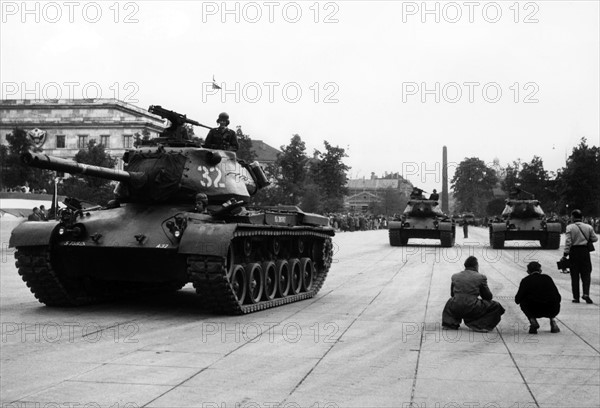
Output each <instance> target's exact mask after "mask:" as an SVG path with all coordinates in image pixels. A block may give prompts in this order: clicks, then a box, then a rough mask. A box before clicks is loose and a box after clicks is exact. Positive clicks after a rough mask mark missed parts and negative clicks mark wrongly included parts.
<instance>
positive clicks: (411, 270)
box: [0, 220, 600, 408]
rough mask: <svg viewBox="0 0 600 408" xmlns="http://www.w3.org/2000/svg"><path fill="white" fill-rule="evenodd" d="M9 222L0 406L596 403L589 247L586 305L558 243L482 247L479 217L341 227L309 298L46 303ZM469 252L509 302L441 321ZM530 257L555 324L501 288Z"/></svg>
mask: <svg viewBox="0 0 600 408" xmlns="http://www.w3.org/2000/svg"><path fill="white" fill-rule="evenodd" d="M14 225H15V222H14V221H7V220H3V221H2V223H1V227H2V231H1V232H2V234H1V239H2V264H1V265H2V272H1V281H0V283H1V286H0V308H1V310H0V312H1V313H0V319H1V324H2V333H1V336H2V339H1V343H0V346H1V360H0V362H1V368H0V374H1V380H0V390H1V391H0V393H1V401H2V404H3V405H2V407H39V408H42V407H48V408H49V407H61V408H62V407H84V406H86V407H96V406H102V407H119V408H120V407H129V408H133V407H142V406H146V407H206V408H208V407H214V408H217V407H218V408H228V407H253V408H258V407H261V408H262V407H276V406H282V407H290V408H291V407H319V408H323V407H328V408H334V407H419V408H434V407H435V408H459V407H460V408H462V407H465V408H466V407H470V408H476V407H489V408H491V407H511V408H524V407H527V408H530V407H531V408H533V407H556V408H558V407H577V408H580V407H598V406H600V313H599V306H598V305H599V304H600V281H599V276H600V267H599V256H598V254H599V251H596V252H594V253H593V254H592V255H593V257H592V260H593V264H594V271H593V272H592V290H591V297H592V299H593V300H594V302H595V304H593V305H589V304H586V303H580V304H573V303H571V290H570V278H569V276H568V275H563V274H560V273H559V271H558V270H556V261H557V260H558V259H559V258H560V257H561V255H562V246H561V249H559V250H542V249H540V248H539V246H538V245H537V244H536V243H533V242H508V243H507V245H508V247H507V248H506V249H504V250H493V249H491V248H490V247H489V245H488V242H487V239H488V238H487V237H488V233H487V230H486V229H484V228H471V230H470V238H469V239H463V238H462V237H461V236H459V237H458V238H457V245H456V246H455V247H454V248H440V247H439V246H438V243H437V242H436V241H428V240H414V241H413V240H411V241H410V242H409V246H408V247H391V246H390V245H389V242H388V236H387V231H386V230H378V231H365V232H353V233H339V234H337V235H336V237H335V238H334V244H335V245H334V247H335V255H334V263H333V265H332V267H331V270H330V273H329V276H328V278H327V281H326V282H325V284H324V286H323V288H322V289H321V291H320V292H319V294H318V295H317V296H316V297H315V298H313V299H310V300H306V301H302V302H298V303H294V304H289V305H286V306H282V307H279V308H275V309H270V310H267V311H264V312H259V313H254V314H250V315H244V316H221V315H215V314H212V313H210V312H208V311H206V310H203V309H201V307H200V304H199V302H198V298H197V297H196V295H195V293H194V291H193V288H192V287H191V285H188V286H186V287H185V288H184V289H182V290H181V291H179V292H177V293H173V294H169V295H161V296H154V297H152V296H147V297H143V298H139V299H127V300H123V301H119V302H113V303H108V304H101V305H94V306H88V307H82V308H75V309H68V308H49V307H45V306H43V305H41V304H40V303H38V302H37V301H36V300H35V298H34V297H33V295H32V294H31V293H30V292H29V289H28V288H27V287H26V286H25V284H24V283H23V282H22V281H21V279H20V277H19V276H18V273H17V271H16V268H15V265H14V257H13V250H12V249H8V248H7V246H8V245H7V243H8V237H9V235H10V230H11V229H12V228H13V227H14ZM459 235H462V231H459ZM563 239H564V238H563ZM511 244H514V245H512V246H511ZM596 246H598V245H596ZM469 255H475V256H477V257H478V258H479V261H480V272H482V273H484V274H485V275H487V277H488V284H489V286H490V289H491V291H492V293H493V294H494V298H495V299H496V300H498V301H499V302H501V303H502V305H503V306H504V307H505V309H506V313H505V315H504V316H503V319H502V321H501V323H500V325H499V326H498V327H497V328H496V330H494V331H493V332H489V333H475V332H472V331H470V330H468V329H467V328H466V327H465V326H464V325H463V326H461V328H460V330H458V331H444V330H442V329H441V314H442V309H443V307H444V304H445V302H446V300H447V299H448V297H449V295H450V277H451V275H452V274H453V273H455V272H458V271H460V270H462V264H463V262H464V260H465V259H466V257H467V256H469ZM532 260H537V261H539V262H540V263H541V264H542V266H543V270H544V273H546V274H548V275H550V276H552V278H553V279H554V281H555V282H556V284H557V286H558V288H559V291H560V293H561V295H562V298H563V301H562V304H561V312H560V314H559V316H558V324H559V326H560V329H561V332H560V333H558V334H552V333H550V325H549V321H548V319H540V324H541V328H540V330H539V334H537V335H531V334H528V322H527V320H526V318H525V317H524V315H523V314H522V312H521V311H520V309H519V307H518V305H516V304H515V303H514V295H515V293H516V291H517V288H518V285H519V282H520V280H521V279H522V278H523V277H524V276H525V275H526V274H525V265H526V264H527V263H528V262H530V261H532Z"/></svg>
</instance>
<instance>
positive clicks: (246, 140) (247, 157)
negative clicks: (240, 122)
mask: <svg viewBox="0 0 600 408" xmlns="http://www.w3.org/2000/svg"><path fill="white" fill-rule="evenodd" d="M235 134H236V136H237V141H238V145H239V149H238V151H237V157H238V159H241V160H244V161H245V162H246V163H252V162H253V161H254V160H256V152H255V151H254V149H252V139H251V138H250V135H246V134H244V132H243V131H242V127H241V126H238V127H237V129H236V131H235Z"/></svg>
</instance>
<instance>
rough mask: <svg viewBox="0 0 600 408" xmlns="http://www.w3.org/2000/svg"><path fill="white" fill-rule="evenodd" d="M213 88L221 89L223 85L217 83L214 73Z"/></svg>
mask: <svg viewBox="0 0 600 408" xmlns="http://www.w3.org/2000/svg"><path fill="white" fill-rule="evenodd" d="M212 89H221V87H220V86H219V85H217V82H216V81H215V76H214V75H213V80H212Z"/></svg>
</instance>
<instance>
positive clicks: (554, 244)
mask: <svg viewBox="0 0 600 408" xmlns="http://www.w3.org/2000/svg"><path fill="white" fill-rule="evenodd" d="M560 232H561V225H560V222H559V220H558V218H556V217H546V215H545V214H544V211H543V210H542V207H541V206H540V202H539V201H538V200H520V199H510V198H509V199H507V200H506V206H505V207H504V211H502V215H501V216H500V217H497V218H495V219H494V220H492V221H491V222H490V224H489V233H490V246H491V247H492V248H496V249H501V248H504V243H505V242H506V241H519V240H528V241H539V242H540V245H541V247H542V248H544V249H558V248H559V246H560Z"/></svg>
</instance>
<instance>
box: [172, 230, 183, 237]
mask: <svg viewBox="0 0 600 408" xmlns="http://www.w3.org/2000/svg"><path fill="white" fill-rule="evenodd" d="M173 236H174V237H175V238H177V239H179V238H181V230H180V229H176V230H175V231H173Z"/></svg>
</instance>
